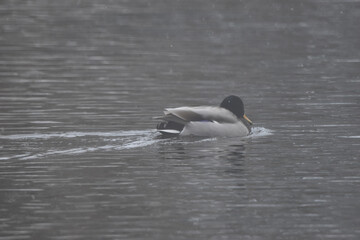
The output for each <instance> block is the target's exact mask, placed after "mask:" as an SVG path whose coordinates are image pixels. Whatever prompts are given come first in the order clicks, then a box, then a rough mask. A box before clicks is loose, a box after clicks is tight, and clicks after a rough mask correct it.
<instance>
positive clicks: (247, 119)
mask: <svg viewBox="0 0 360 240" xmlns="http://www.w3.org/2000/svg"><path fill="white" fill-rule="evenodd" d="M244 118H245V119H246V121H248V122H249V123H250V125H252V124H253V122H252V121H251V120H250V119H249V118H248V117H247V116H246V115H245V114H244Z"/></svg>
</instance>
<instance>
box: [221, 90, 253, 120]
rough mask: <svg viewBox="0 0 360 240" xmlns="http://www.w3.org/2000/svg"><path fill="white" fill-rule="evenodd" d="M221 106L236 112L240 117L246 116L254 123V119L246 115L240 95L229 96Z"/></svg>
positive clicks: (245, 117) (246, 118)
mask: <svg viewBox="0 0 360 240" xmlns="http://www.w3.org/2000/svg"><path fill="white" fill-rule="evenodd" d="M220 107H222V108H225V109H227V110H229V111H230V112H232V113H233V114H235V116H237V117H238V118H244V119H245V120H246V121H248V122H249V124H250V125H252V124H253V123H252V121H251V120H250V119H249V118H248V117H247V116H246V115H245V110H244V103H243V101H242V100H241V98H239V97H238V96H234V95H231V96H228V97H226V98H225V99H224V100H223V101H222V102H221V104H220Z"/></svg>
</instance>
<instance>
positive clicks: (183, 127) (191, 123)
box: [156, 95, 253, 137]
mask: <svg viewBox="0 0 360 240" xmlns="http://www.w3.org/2000/svg"><path fill="white" fill-rule="evenodd" d="M156 119H161V120H162V121H161V122H160V123H159V124H158V125H157V127H156V128H157V131H158V132H160V133H162V134H163V135H182V136H186V135H194V136H202V137H244V136H247V135H249V133H250V132H251V125H252V124H253V123H252V121H251V120H250V119H249V118H248V117H247V116H246V115H245V112H244V104H243V102H242V100H241V99H240V98H239V97H238V96H234V95H231V96H228V97H226V98H225V99H224V100H223V101H222V102H221V104H220V106H219V107H216V106H199V107H178V108H166V109H165V111H164V116H161V117H158V118H156Z"/></svg>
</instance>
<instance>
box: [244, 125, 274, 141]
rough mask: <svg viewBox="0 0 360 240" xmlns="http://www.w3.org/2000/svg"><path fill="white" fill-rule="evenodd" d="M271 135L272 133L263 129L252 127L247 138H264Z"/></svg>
mask: <svg viewBox="0 0 360 240" xmlns="http://www.w3.org/2000/svg"><path fill="white" fill-rule="evenodd" d="M269 135H273V131H272V130H270V129H267V128H264V127H254V128H252V129H251V133H250V135H249V136H247V137H248V138H255V137H265V136H269Z"/></svg>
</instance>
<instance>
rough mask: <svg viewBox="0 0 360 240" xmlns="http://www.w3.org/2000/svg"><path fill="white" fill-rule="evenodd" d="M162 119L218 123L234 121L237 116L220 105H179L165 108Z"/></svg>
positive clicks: (180, 121) (183, 122)
mask: <svg viewBox="0 0 360 240" xmlns="http://www.w3.org/2000/svg"><path fill="white" fill-rule="evenodd" d="M164 114H165V115H164V116H163V118H162V119H163V120H166V121H173V122H177V123H180V124H184V125H185V124H186V123H188V122H193V121H194V122H198V121H209V122H219V123H235V122H237V121H238V119H237V117H236V116H235V115H234V114H233V113H232V112H230V111H229V110H227V109H225V108H220V107H208V106H200V107H179V108H167V109H165V111H164Z"/></svg>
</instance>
